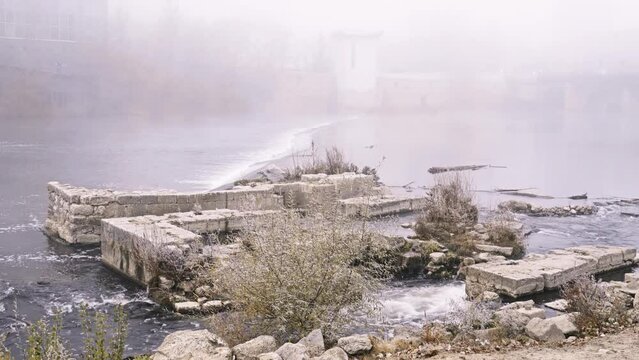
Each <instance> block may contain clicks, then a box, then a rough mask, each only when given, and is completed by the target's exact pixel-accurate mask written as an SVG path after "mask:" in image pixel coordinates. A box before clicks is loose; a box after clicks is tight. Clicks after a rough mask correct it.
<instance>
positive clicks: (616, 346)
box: [390, 326, 639, 360]
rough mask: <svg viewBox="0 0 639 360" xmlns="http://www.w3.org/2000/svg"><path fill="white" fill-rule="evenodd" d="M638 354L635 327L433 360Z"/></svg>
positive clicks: (628, 359)
mask: <svg viewBox="0 0 639 360" xmlns="http://www.w3.org/2000/svg"><path fill="white" fill-rule="evenodd" d="M637 354H639V327H637V326H635V327H633V328H630V329H626V330H623V331H622V332H620V333H618V334H610V335H606V336H601V337H596V338H591V339H589V340H582V341H576V342H575V343H572V344H562V345H560V346H548V345H536V346H531V347H526V348H525V349H518V350H510V351H503V352H500V351H497V352H491V353H484V354H466V353H442V354H438V355H436V356H433V357H431V358H430V359H433V360H512V359H522V360H599V359H602V358H603V359H611V360H633V359H636V358H637ZM390 358H391V359H412V358H414V359H419V358H422V357H420V356H416V357H411V356H397V357H395V356H391V357H390Z"/></svg>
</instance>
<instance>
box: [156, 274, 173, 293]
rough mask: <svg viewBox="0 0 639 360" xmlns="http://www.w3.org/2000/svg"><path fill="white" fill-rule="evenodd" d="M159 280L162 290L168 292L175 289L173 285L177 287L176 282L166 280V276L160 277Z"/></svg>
mask: <svg viewBox="0 0 639 360" xmlns="http://www.w3.org/2000/svg"><path fill="white" fill-rule="evenodd" d="M158 280H159V283H160V284H159V286H160V289H162V290H167V291H168V290H171V289H172V288H173V285H175V281H173V280H171V279H168V278H165V277H164V276H160V277H159V278H158Z"/></svg>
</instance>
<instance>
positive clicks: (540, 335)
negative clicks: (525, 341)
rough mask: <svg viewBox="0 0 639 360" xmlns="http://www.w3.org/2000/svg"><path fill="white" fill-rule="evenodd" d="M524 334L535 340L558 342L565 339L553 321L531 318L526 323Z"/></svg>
mask: <svg viewBox="0 0 639 360" xmlns="http://www.w3.org/2000/svg"><path fill="white" fill-rule="evenodd" d="M526 335H528V336H530V337H531V338H533V339H535V340H537V341H545V342H550V343H560V342H563V341H564V340H565V337H564V333H563V332H562V331H561V329H559V327H557V325H556V324H555V323H552V322H549V321H546V320H542V319H539V318H532V319H530V321H529V322H528V325H526Z"/></svg>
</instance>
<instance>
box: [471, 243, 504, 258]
mask: <svg viewBox="0 0 639 360" xmlns="http://www.w3.org/2000/svg"><path fill="white" fill-rule="evenodd" d="M475 247H476V248H477V250H479V251H484V252H489V253H495V254H501V255H504V256H511V255H512V254H513V248H512V247H507V246H496V245H487V244H476V245H475Z"/></svg>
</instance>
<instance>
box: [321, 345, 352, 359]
mask: <svg viewBox="0 0 639 360" xmlns="http://www.w3.org/2000/svg"><path fill="white" fill-rule="evenodd" d="M314 360H348V354H346V352H345V351H344V350H342V348H340V347H334V348H332V349H328V350H326V351H325V352H324V353H323V354H322V355H321V356H319V357H316V358H314Z"/></svg>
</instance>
